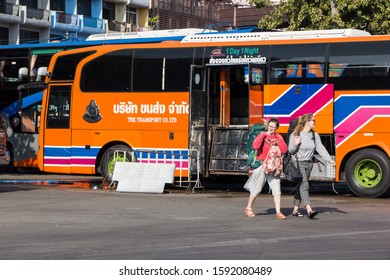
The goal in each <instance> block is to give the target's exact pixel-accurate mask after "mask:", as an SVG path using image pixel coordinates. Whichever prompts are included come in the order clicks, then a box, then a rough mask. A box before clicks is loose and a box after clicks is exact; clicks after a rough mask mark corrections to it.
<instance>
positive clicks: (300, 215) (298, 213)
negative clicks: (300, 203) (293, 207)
mask: <svg viewBox="0 0 390 280" xmlns="http://www.w3.org/2000/svg"><path fill="white" fill-rule="evenodd" d="M292 215H293V216H294V217H299V218H302V217H303V214H302V213H301V212H299V211H296V212H292Z"/></svg>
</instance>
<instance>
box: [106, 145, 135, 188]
mask: <svg viewBox="0 0 390 280" xmlns="http://www.w3.org/2000/svg"><path fill="white" fill-rule="evenodd" d="M115 151H117V154H116V158H115ZM133 160H134V159H133V150H132V149H130V148H129V147H128V146H126V145H115V146H113V147H111V148H109V149H107V150H106V151H105V152H104V154H103V157H102V161H101V165H100V166H101V173H102V176H103V178H105V179H107V180H109V181H111V179H112V175H113V173H114V166H115V162H116V161H121V162H124V161H125V162H132V161H133Z"/></svg>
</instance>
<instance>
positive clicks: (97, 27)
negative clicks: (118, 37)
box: [0, 0, 149, 45]
mask: <svg viewBox="0 0 390 280" xmlns="http://www.w3.org/2000/svg"><path fill="white" fill-rule="evenodd" d="M148 11H149V0H107V1H102V0H65V1H64V0H0V44H2V45H7V44H21V43H26V42H48V41H50V40H52V39H54V38H58V37H64V36H67V37H70V38H79V39H85V38H86V37H88V35H90V34H96V33H104V32H114V31H116V32H118V31H119V32H126V31H144V30H147V29H148Z"/></svg>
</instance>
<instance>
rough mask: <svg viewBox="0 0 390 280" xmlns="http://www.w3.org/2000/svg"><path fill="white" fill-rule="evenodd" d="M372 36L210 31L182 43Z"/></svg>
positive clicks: (336, 32) (333, 32) (326, 32)
mask: <svg viewBox="0 0 390 280" xmlns="http://www.w3.org/2000/svg"><path fill="white" fill-rule="evenodd" d="M361 36H371V34H370V33H368V32H366V31H363V30H357V29H329V30H306V31H279V32H275V31H265V32H246V33H243V32H237V33H233V32H230V33H225V32H223V33H209V34H194V35H187V36H186V37H185V38H183V40H182V41H181V42H182V43H196V42H226V41H263V40H264V41H265V40H290V39H313V38H345V37H361Z"/></svg>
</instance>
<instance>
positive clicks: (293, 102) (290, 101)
mask: <svg viewBox="0 0 390 280" xmlns="http://www.w3.org/2000/svg"><path fill="white" fill-rule="evenodd" d="M297 86H298V87H301V92H302V94H297V92H296V87H297ZM323 86H324V85H323V84H313V85H294V86H292V87H291V88H290V89H288V90H287V91H286V92H285V93H284V94H283V95H281V96H280V98H279V99H277V100H276V101H275V102H274V103H272V104H264V114H265V115H290V114H292V113H293V112H294V111H296V110H297V109H298V108H299V107H300V106H301V105H302V104H304V103H305V102H306V100H307V99H309V98H310V97H311V96H313V95H314V94H315V93H316V92H317V91H318V90H320V89H321V88H322V87H323ZM303 88H304V89H303ZM303 93H307V94H303Z"/></svg>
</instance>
